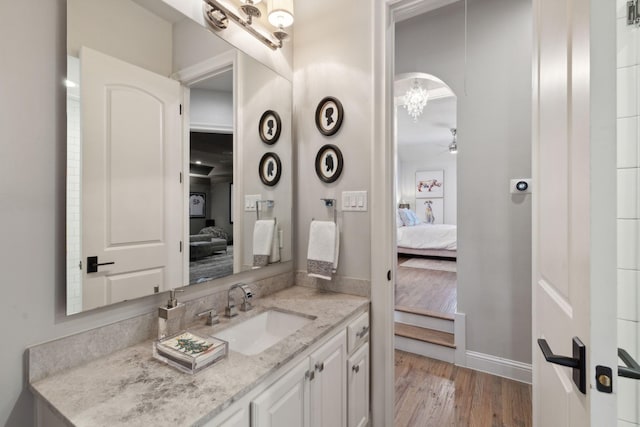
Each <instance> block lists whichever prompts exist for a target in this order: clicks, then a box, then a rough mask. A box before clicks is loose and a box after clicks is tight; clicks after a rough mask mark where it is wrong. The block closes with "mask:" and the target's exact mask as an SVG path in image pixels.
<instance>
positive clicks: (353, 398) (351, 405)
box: [347, 343, 369, 427]
mask: <svg viewBox="0 0 640 427" xmlns="http://www.w3.org/2000/svg"><path fill="white" fill-rule="evenodd" d="M347 376H348V394H349V400H348V409H349V427H364V426H366V425H367V422H368V421H369V343H366V344H365V345H363V346H362V347H361V348H360V350H358V351H356V352H355V354H354V355H353V356H351V358H349V361H348V362H347Z"/></svg>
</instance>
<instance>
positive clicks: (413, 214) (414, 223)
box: [407, 209, 420, 225]
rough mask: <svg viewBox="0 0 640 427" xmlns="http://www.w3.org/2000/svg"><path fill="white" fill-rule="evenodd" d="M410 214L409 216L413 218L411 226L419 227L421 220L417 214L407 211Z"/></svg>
mask: <svg viewBox="0 0 640 427" xmlns="http://www.w3.org/2000/svg"><path fill="white" fill-rule="evenodd" d="M407 210H408V211H409V212H407V213H408V214H409V217H410V218H411V225H418V224H420V220H419V219H418V216H417V215H416V213H415V212H414V211H412V210H411V209H407Z"/></svg>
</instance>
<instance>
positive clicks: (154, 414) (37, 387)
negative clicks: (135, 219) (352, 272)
mask: <svg viewBox="0 0 640 427" xmlns="http://www.w3.org/2000/svg"><path fill="white" fill-rule="evenodd" d="M368 307H369V301H368V299H366V298H363V297H358V296H352V295H346V294H339V293H330V292H323V291H319V290H317V289H313V288H306V287H299V286H293V287H290V288H287V289H284V290H282V291H280V292H276V293H274V294H272V295H270V296H267V297H264V298H261V299H259V300H258V301H256V302H255V308H254V309H253V310H251V311H248V312H241V313H240V314H239V315H238V316H236V317H234V318H232V319H226V318H222V321H221V323H220V324H218V325H214V326H206V325H204V322H203V321H202V320H200V321H198V322H197V323H194V324H193V325H191V327H189V328H188V329H189V330H190V331H193V332H196V333H198V334H199V335H202V336H207V335H210V336H215V335H216V333H221V332H222V331H224V330H225V329H229V328H230V327H234V326H235V325H238V324H240V323H242V322H245V321H247V320H248V319H251V318H253V317H256V316H260V315H261V314H262V313H264V312H265V311H269V310H278V311H281V312H287V313H295V314H298V315H301V316H305V317H307V318H309V319H312V320H311V321H310V322H307V323H306V324H305V325H304V326H302V327H301V328H300V329H298V330H297V331H296V332H294V333H292V334H291V335H289V336H287V337H285V338H283V339H281V340H280V341H279V342H277V343H276V344H274V345H272V346H270V347H269V348H267V349H266V350H264V351H262V352H260V353H257V354H253V355H248V354H243V353H240V352H237V351H234V347H233V343H231V346H230V349H231V351H230V352H229V355H228V357H227V358H226V359H224V360H222V361H221V362H218V363H216V364H215V365H213V366H211V367H209V368H206V369H204V370H203V371H201V372H199V373H196V374H194V375H189V374H186V373H183V372H180V371H178V370H176V369H174V368H172V367H170V366H168V365H166V364H164V363H162V362H160V361H158V360H156V359H154V358H153V356H152V345H153V340H152V339H148V340H145V341H143V342H140V343H138V344H134V345H131V346H129V347H127V348H124V349H121V350H118V351H115V352H113V353H111V354H108V355H105V356H104V357H99V358H96V359H94V360H90V361H88V362H86V363H83V364H81V365H79V366H74V367H70V368H69V369H65V370H62V371H60V372H55V373H51V374H50V375H47V376H45V377H43V378H33V379H32V381H31V382H30V388H31V390H32V391H33V393H34V394H35V396H36V397H37V419H38V425H40V426H58V425H60V426H69V425H73V426H107V425H108V426H119V425H121V426H125V425H126V426H131V425H154V426H162V425H167V426H183V425H184V426H225V427H231V426H233V427H240V426H242V427H249V426H256V427H258V426H259V427H262V426H273V427H276V426H277V427H286V426H291V427H300V426H313V427H315V426H318V427H320V426H327V427H328V426H332V427H334V426H354V427H355V426H365V425H367V423H368V420H369V344H368V341H369V333H368V331H369V314H368ZM81 335H83V337H78V336H72V337H68V338H63V339H61V340H57V341H54V342H52V343H46V344H41V345H39V346H35V347H33V348H31V349H29V357H30V359H29V365H30V370H32V371H34V372H38V371H41V372H42V371H47V370H48V371H50V372H51V371H52V368H50V367H48V368H47V369H44V370H43V369H41V367H39V366H38V365H39V364H43V363H44V364H47V363H51V362H50V361H47V360H46V359H47V354H50V355H51V356H52V357H57V358H62V359H64V357H65V356H64V355H61V354H55V355H54V354H53V352H56V353H58V352H60V351H65V350H64V349H67V350H68V351H77V349H79V348H80V346H79V345H78V342H79V339H80V342H81V341H82V340H85V339H86V346H87V347H90V346H94V345H98V344H100V345H102V344H101V343H95V342H92V341H91V340H92V339H93V340H95V339H101V338H99V337H100V336H101V334H100V332H99V331H98V330H94V331H88V332H86V333H83V334H81ZM115 338H116V337H110V338H109V339H115ZM65 340H67V341H69V343H73V344H68V345H65V342H64V341H65ZM61 349H62V350H61Z"/></svg>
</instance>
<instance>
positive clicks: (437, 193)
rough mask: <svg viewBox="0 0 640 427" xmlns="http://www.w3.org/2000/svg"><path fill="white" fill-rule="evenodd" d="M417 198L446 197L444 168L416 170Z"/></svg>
mask: <svg viewBox="0 0 640 427" xmlns="http://www.w3.org/2000/svg"><path fill="white" fill-rule="evenodd" d="M415 188H416V199H433V198H439V197H444V170H436V171H418V172H416V187H415Z"/></svg>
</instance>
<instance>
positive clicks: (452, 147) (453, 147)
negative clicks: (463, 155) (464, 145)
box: [449, 128, 458, 154]
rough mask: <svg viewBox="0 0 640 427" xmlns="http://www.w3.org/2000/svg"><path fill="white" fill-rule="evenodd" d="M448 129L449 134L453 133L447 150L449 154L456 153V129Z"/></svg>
mask: <svg viewBox="0 0 640 427" xmlns="http://www.w3.org/2000/svg"><path fill="white" fill-rule="evenodd" d="M450 130H451V134H452V135H453V141H451V144H449V152H450V153H451V154H456V153H457V152H458V140H457V138H456V135H457V133H458V130H457V129H456V128H453V129H450Z"/></svg>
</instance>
